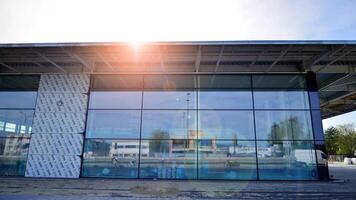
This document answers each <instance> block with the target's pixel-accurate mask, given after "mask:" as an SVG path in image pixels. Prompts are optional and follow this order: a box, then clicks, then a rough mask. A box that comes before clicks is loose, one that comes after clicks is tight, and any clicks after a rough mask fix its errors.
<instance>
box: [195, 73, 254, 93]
mask: <svg viewBox="0 0 356 200" xmlns="http://www.w3.org/2000/svg"><path fill="white" fill-rule="evenodd" d="M198 86H199V88H200V89H250V88H251V76H250V75H227V74H226V75H225V74H224V75H199V76H198Z"/></svg>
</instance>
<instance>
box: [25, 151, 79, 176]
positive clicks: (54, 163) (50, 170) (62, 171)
mask: <svg viewBox="0 0 356 200" xmlns="http://www.w3.org/2000/svg"><path fill="white" fill-rule="evenodd" d="M79 173H80V157H79V156H60V155H38V154H29V156H28V158H27V166H26V173H25V176H26V177H53V178H79Z"/></svg>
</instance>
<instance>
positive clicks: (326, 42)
mask: <svg viewBox="0 0 356 200" xmlns="http://www.w3.org/2000/svg"><path fill="white" fill-rule="evenodd" d="M142 43H143V44H148V45H345V44H346V45H347V44H349V45H356V40H227V41H151V42H142ZM129 44H131V42H64V43H55V42H54V43H0V47H63V46H64V47H65V46H115V45H118V46H120V45H129Z"/></svg>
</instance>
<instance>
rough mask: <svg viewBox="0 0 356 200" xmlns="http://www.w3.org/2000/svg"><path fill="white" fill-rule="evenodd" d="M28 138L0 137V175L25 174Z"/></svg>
mask: <svg viewBox="0 0 356 200" xmlns="http://www.w3.org/2000/svg"><path fill="white" fill-rule="evenodd" d="M29 142H30V138H25V137H7V138H0V176H23V175H24V174H25V167H26V159H27V152H28V147H29Z"/></svg>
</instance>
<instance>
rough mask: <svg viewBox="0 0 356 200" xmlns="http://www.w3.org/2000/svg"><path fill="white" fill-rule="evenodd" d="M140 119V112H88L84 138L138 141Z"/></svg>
mask: <svg viewBox="0 0 356 200" xmlns="http://www.w3.org/2000/svg"><path fill="white" fill-rule="evenodd" d="M140 117H141V111H140V110H89V113H88V122H87V132H86V134H87V135H86V137H87V138H133V139H139V136H140Z"/></svg>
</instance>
